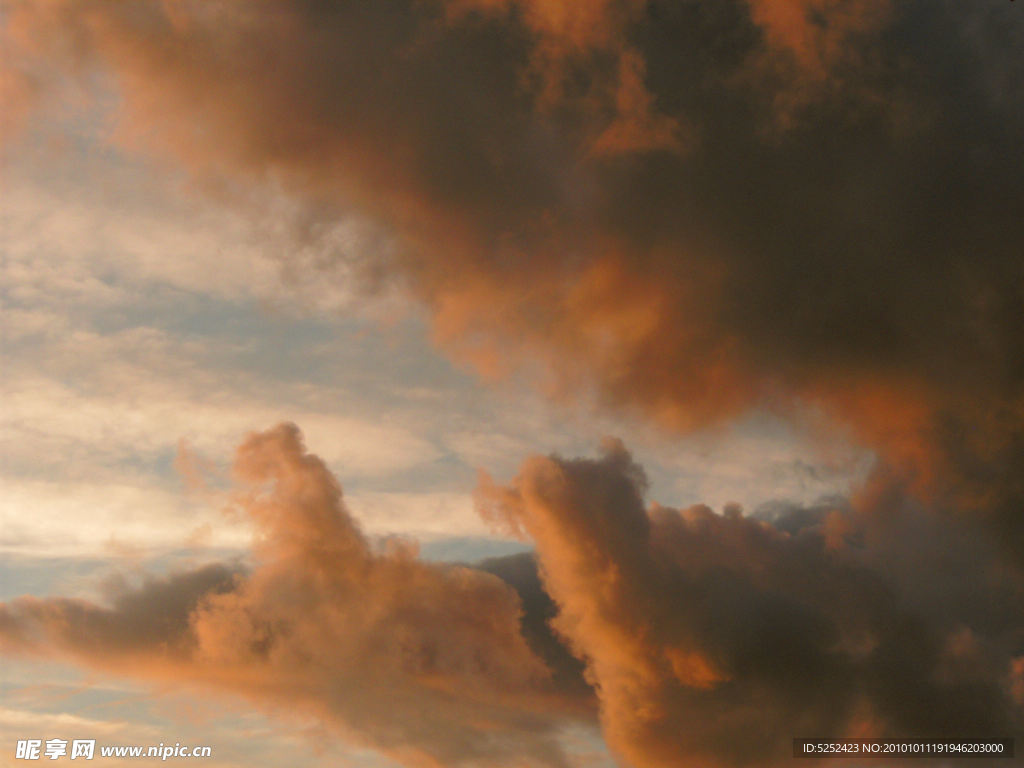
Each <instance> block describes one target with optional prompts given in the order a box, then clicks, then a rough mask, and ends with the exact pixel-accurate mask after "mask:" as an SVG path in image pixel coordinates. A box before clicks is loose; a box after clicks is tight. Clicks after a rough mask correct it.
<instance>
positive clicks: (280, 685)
mask: <svg viewBox="0 0 1024 768" xmlns="http://www.w3.org/2000/svg"><path fill="white" fill-rule="evenodd" d="M235 470H236V476H237V479H238V482H239V491H238V494H237V496H236V502H235V503H236V509H237V511H238V512H239V513H241V514H243V515H245V516H247V517H248V518H249V519H250V520H251V522H252V524H253V526H254V528H255V536H254V539H253V543H252V549H251V552H250V553H249V558H248V560H249V562H251V564H252V565H251V567H250V568H248V569H243V568H241V567H240V566H238V565H227V564H212V565H206V566H203V567H201V568H197V569H193V570H189V571H181V572H177V573H173V574H171V575H169V576H164V577H160V578H150V579H148V580H146V581H144V582H143V583H141V584H140V585H137V586H132V585H130V584H128V583H125V582H111V584H110V586H109V587H108V592H109V598H108V601H107V603H106V604H102V603H96V602H90V601H86V600H72V599H65V598H48V599H39V598H33V597H23V598H19V599H15V600H11V601H9V602H7V603H4V604H2V605H0V647H2V649H3V652H4V653H7V654H27V655H34V656H43V657H50V658H56V659H59V660H64V661H71V662H73V663H76V664H79V665H83V666H86V667H91V668H94V669H98V670H101V671H102V672H104V673H107V674H113V675H121V676H128V677H134V678H137V679H139V680H142V681H149V682H151V683H156V684H158V685H160V686H161V688H163V689H172V688H176V687H181V686H184V687H186V688H187V689H193V690H201V691H212V692H215V693H219V694H231V695H235V696H240V697H243V698H245V699H248V700H249V701H251V702H252V703H253V704H254V705H255V706H257V707H259V708H262V709H263V710H265V711H267V712H268V713H270V714H272V715H274V716H277V717H284V718H286V719H287V718H288V717H299V718H310V719H313V720H317V721H320V722H322V723H323V724H324V726H325V727H326V728H328V729H330V730H331V731H332V732H334V733H335V734H337V735H338V736H340V737H341V738H342V740H344V741H347V742H349V743H352V744H355V745H359V746H366V747H371V748H373V749H375V750H378V751H380V752H382V753H383V754H385V755H387V756H389V757H391V758H393V759H397V760H400V761H402V762H405V763H407V764H410V765H452V764H458V765H462V764H469V765H517V764H523V762H524V761H525V762H527V763H529V764H531V765H552V766H564V765H570V764H575V762H574V759H575V756H574V755H573V754H572V753H571V751H568V747H567V743H568V742H566V741H565V740H564V738H563V737H564V736H565V734H567V733H569V732H571V730H572V729H573V728H574V727H586V726H588V725H589V724H590V723H592V722H593V721H594V719H595V718H597V719H598V720H599V722H600V726H601V729H602V734H603V736H604V738H605V740H606V741H607V743H608V745H609V747H610V748H611V749H612V751H613V753H614V754H615V755H616V757H617V758H618V759H619V760H621V761H622V764H624V765H630V766H634V768H653V767H655V766H671V765H680V764H691V763H697V764H701V765H711V766H743V765H747V766H773V765H781V764H784V763H786V764H788V761H789V760H791V753H790V749H791V739H792V738H793V737H794V735H801V734H804V735H806V734H815V735H817V736H823V737H826V736H835V737H846V736H865V737H879V738H889V737H892V738H896V737H912V736H913V737H920V736H922V735H923V734H936V733H950V734H961V735H966V734H973V735H972V736H971V738H976V737H977V738H980V737H988V736H992V737H997V736H999V737H1002V736H1005V735H1006V734H1012V733H1014V732H1016V730H1017V729H1019V727H1020V725H1021V720H1022V717H1024V711H1022V709H1021V704H1020V690H1021V683H1020V680H1021V672H1020V670H1021V659H1022V658H1024V648H1022V647H1021V645H1020V627H1019V617H1020V615H1022V612H1024V581H1022V579H1021V577H1020V574H1019V573H1017V572H1016V571H1013V570H1010V569H1007V568H1005V567H1004V566H1003V565H1002V564H1001V563H1000V561H999V559H998V557H996V549H995V547H994V545H993V544H992V542H991V541H990V540H989V539H987V538H986V537H984V536H980V535H979V534H978V531H977V528H976V526H975V525H974V524H973V523H972V522H970V521H968V520H960V519H958V518H957V517H956V516H955V515H953V514H947V515H943V516H938V517H937V516H936V515H935V514H934V510H930V509H927V508H925V507H924V506H922V505H921V504H920V503H919V502H918V501H916V500H915V499H914V497H913V495H912V494H910V493H909V492H908V488H907V486H906V484H905V482H904V481H902V480H900V479H899V478H898V477H896V476H894V475H892V474H890V473H887V472H886V471H885V470H884V469H879V470H878V471H877V472H876V473H875V475H874V476H873V477H872V479H871V481H870V482H869V483H868V484H867V485H866V486H865V487H864V489H862V490H861V491H860V492H859V494H858V495H856V496H854V497H853V498H851V499H850V500H843V499H838V498H837V499H834V500H832V501H830V502H824V503H822V504H819V505H816V506H810V507H802V506H798V505H795V504H785V503H777V504H775V505H772V506H766V507H763V508H762V509H760V510H758V511H757V512H756V513H755V514H753V515H750V516H744V515H743V514H742V512H741V510H740V509H739V508H738V507H736V506H728V507H727V508H726V509H725V510H724V512H723V514H716V513H715V512H713V511H712V510H711V509H709V508H708V507H706V506H703V505H697V506H693V507H690V508H686V509H672V508H668V507H662V506H659V505H657V504H652V505H650V506H647V502H646V500H645V494H646V478H645V475H644V472H643V470H642V469H641V468H640V467H639V466H638V465H637V464H636V463H635V462H634V461H633V459H632V457H631V456H630V454H629V453H628V452H627V451H626V450H625V448H624V447H623V445H622V444H621V443H620V442H619V441H617V440H609V441H608V443H607V444H606V446H605V450H604V454H603V456H602V457H601V458H598V459H574V460H566V459H561V458H558V457H534V458H531V459H529V460H527V461H526V462H525V463H524V464H523V466H522V469H521V471H520V473H519V475H518V476H517V477H516V479H515V480H514V481H513V482H512V483H511V484H510V485H509V486H507V487H502V486H499V485H496V484H495V483H494V482H493V481H485V482H484V483H483V484H482V486H481V489H480V491H479V495H478V505H479V508H480V511H481V513H482V514H483V516H484V517H485V518H486V519H488V520H489V521H490V522H491V523H492V524H497V525H499V526H503V527H505V528H507V529H509V530H512V531H514V532H517V533H519V534H520V535H521V536H523V537H524V538H525V539H526V540H528V541H529V542H531V543H532V544H533V545H534V546H535V548H536V550H535V553H521V554H516V555H510V556H506V557H501V558H494V559H491V560H487V561H484V562H481V563H479V564H477V565H475V566H472V567H467V566H456V565H439V564H431V563H427V562H424V561H422V560H420V559H419V558H418V556H417V549H416V545H415V544H414V543H413V542H411V541H409V540H390V541H388V542H385V543H384V544H382V545H379V546H375V545H372V544H371V543H370V542H369V540H368V539H367V538H366V537H365V536H364V535H363V533H362V532H361V530H360V528H359V527H358V525H357V524H356V523H355V522H354V520H353V518H352V517H351V515H350V514H349V512H348V510H347V508H346V506H345V504H344V502H343V500H342V494H341V489H340V487H339V486H338V484H337V482H336V481H335V479H334V478H333V477H332V476H331V475H330V473H329V472H328V471H327V469H326V467H325V465H324V464H323V463H322V462H321V461H320V460H319V459H318V458H317V457H315V456H313V455H311V454H309V453H307V452H306V451H305V448H304V446H303V445H302V441H301V436H300V434H299V433H298V430H297V428H295V427H294V426H292V425H281V426H278V427H276V428H274V429H271V430H268V431H266V432H262V433H254V434H252V435H250V437H249V438H248V439H247V440H246V441H245V442H244V443H243V444H242V446H241V447H240V448H239V451H238V454H237V458H236V463H235ZM289 713H291V714H289Z"/></svg>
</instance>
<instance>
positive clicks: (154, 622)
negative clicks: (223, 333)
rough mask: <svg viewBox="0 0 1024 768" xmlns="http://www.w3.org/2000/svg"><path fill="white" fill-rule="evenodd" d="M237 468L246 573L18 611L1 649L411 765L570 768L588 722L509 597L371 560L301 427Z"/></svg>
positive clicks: (397, 553) (402, 560)
mask: <svg viewBox="0 0 1024 768" xmlns="http://www.w3.org/2000/svg"><path fill="white" fill-rule="evenodd" d="M236 471H237V474H238V476H239V479H240V481H241V483H243V485H244V487H246V488H247V489H248V490H246V491H245V493H244V494H242V495H241V496H240V497H239V500H238V506H239V508H240V510H241V511H242V512H244V513H245V514H247V515H249V516H250V517H251V519H252V521H253V523H254V525H255V529H256V532H257V537H256V540H255V542H254V545H253V550H252V559H253V562H254V566H253V568H252V570H251V571H250V572H243V571H240V570H238V569H234V570H232V569H228V568H225V567H220V566H211V567H207V568H204V569H200V570H198V571H194V572H189V573H184V574H179V575H176V576H173V577H169V578H167V579H164V580H154V581H151V582H149V583H147V584H146V585H144V586H143V587H141V588H140V589H139V590H137V591H128V592H126V593H124V594H122V595H121V596H120V597H118V598H116V599H115V601H114V603H113V605H112V606H110V607H103V606H99V605H96V604H92V603H88V602H83V601H76V600H61V599H53V600H48V599H36V598H22V599H19V600H15V601H13V602H11V603H8V604H6V605H4V606H3V608H2V612H0V642H2V645H3V647H4V649H5V650H6V651H7V652H27V653H34V654H44V655H50V656H56V657H58V658H65V659H69V660H72V661H76V662H78V663H81V664H85V665H89V666H93V667H98V668H100V669H103V670H105V671H108V672H111V673H114V674H123V675H132V676H137V677H140V678H142V679H152V680H158V681H162V682H170V683H181V684H186V685H192V686H195V687H205V688H208V689H213V690H218V691H223V692H228V693H233V694H238V695H241V696H244V697H247V698H249V699H251V700H253V701H254V702H256V703H257V704H258V705H260V706H263V707H264V708H266V709H268V710H270V711H283V710H294V711H296V712H297V713H298V714H299V715H300V716H301V715H306V716H309V715H313V716H316V717H319V718H321V719H322V720H323V721H324V722H326V723H328V724H330V725H333V726H334V727H335V728H336V729H337V730H338V731H339V732H340V733H341V734H342V735H344V736H345V737H347V738H349V739H350V740H354V741H356V742H357V743H362V744H366V745H369V746H372V747H374V748H376V749H378V750H381V751H383V752H385V753H387V754H389V755H392V756H394V757H396V758H397V759H400V760H403V761H405V762H408V763H409V764H413V765H425V766H440V765H455V764H463V763H472V764H487V765H505V764H509V765H521V764H522V761H523V760H527V761H529V762H530V763H531V764H535V765H551V766H559V765H564V764H565V758H564V756H563V755H562V753H561V751H560V748H559V747H558V745H557V742H556V738H555V737H556V730H557V727H558V726H559V725H560V724H562V723H564V722H568V721H571V720H572V719H573V718H575V717H585V708H582V709H581V708H578V707H577V706H576V705H569V706H567V701H568V700H567V699H565V698H564V697H563V696H562V695H560V694H557V692H556V691H555V689H554V687H553V686H552V684H551V681H550V675H549V672H548V670H547V668H546V666H545V665H544V663H543V662H542V661H540V659H539V658H538V657H537V656H535V655H534V653H533V652H532V651H531V650H530V648H529V646H528V645H527V642H526V640H525V639H524V638H523V636H522V635H521V633H520V629H519V624H520V610H521V609H520V604H519V602H518V598H517V597H516V593H515V592H514V591H513V590H512V589H511V588H510V587H508V586H506V585H505V584H504V583H503V582H502V581H500V580H499V579H498V578H496V577H494V576H492V575H490V574H487V573H484V572H482V571H479V570H471V569H468V568H464V567H455V566H441V565H431V564H426V563H423V562H421V561H420V560H418V559H417V556H416V550H415V546H414V545H411V544H402V543H396V544H393V545H392V546H389V547H388V548H387V549H386V550H385V551H382V552H378V551H375V550H374V549H373V547H371V545H370V544H369V542H368V541H367V540H366V538H365V537H364V536H363V535H362V533H361V532H360V531H359V528H358V526H357V525H356V523H355V522H354V521H353V520H352V518H351V516H350V515H349V513H348V511H347V509H346V508H345V506H344V503H343V501H342V497H341V489H340V487H339V486H338V484H337V482H336V481H335V479H334V478H333V477H332V476H331V475H330V473H329V472H328V471H327V469H326V468H325V467H324V465H323V463H322V462H321V461H320V460H319V459H318V458H317V457H315V456H312V455H310V454H308V453H306V451H305V449H304V448H303V446H302V442H301V437H300V435H299V433H298V430H297V429H296V428H295V427H294V426H291V425H282V426H280V427H277V428H275V429H273V430H270V431H267V432H264V433H259V434H254V435H252V436H251V437H250V438H249V439H248V440H247V441H246V442H245V443H244V444H243V445H242V446H241V448H240V449H239V452H238V458H237V461H236ZM574 709H578V711H577V712H576V713H575V714H574V713H573V710H574ZM555 713H557V714H558V718H557V719H555V718H553V714H555ZM566 717H568V720H566V719H565V718H566Z"/></svg>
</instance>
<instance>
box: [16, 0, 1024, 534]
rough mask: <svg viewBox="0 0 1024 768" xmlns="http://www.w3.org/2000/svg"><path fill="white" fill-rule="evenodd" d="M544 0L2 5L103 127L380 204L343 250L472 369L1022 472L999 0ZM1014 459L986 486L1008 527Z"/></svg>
mask: <svg viewBox="0 0 1024 768" xmlns="http://www.w3.org/2000/svg"><path fill="white" fill-rule="evenodd" d="M567 8H568V6H566V5H565V4H562V3H557V2H547V1H545V2H542V1H541V0H518V1H516V2H513V1H512V0H508V1H507V2H498V1H497V0H495V1H493V2H490V1H488V2H485V1H483V0H473V1H469V0H461V1H460V2H452V3H449V4H445V3H430V2H427V3H412V4H409V3H403V2H396V3H390V4H389V3H385V4H375V5H373V6H372V7H362V6H361V7H358V8H356V7H351V8H348V7H346V8H337V7H336V6H334V5H333V4H325V3H318V2H301V3H300V2H295V3H273V4H261V3H256V4H249V5H246V6H245V7H244V8H242V7H239V6H237V5H233V4H218V3H195V2H183V3H175V4H174V5H173V13H172V12H171V11H170V7H169V6H168V5H167V4H160V3H141V4H131V5H124V4H108V3H93V2H74V3H67V2H57V3H48V4H45V5H43V6H39V5H38V4H28V3H15V4H13V5H12V6H11V8H10V11H9V13H7V15H6V17H5V23H4V29H5V34H6V35H7V36H8V37H9V38H10V39H11V40H13V41H17V43H18V45H17V47H16V48H12V50H14V51H15V55H14V56H13V58H12V62H13V63H12V66H19V67H21V69H23V70H31V71H33V72H38V73H39V74H38V75H37V77H36V79H37V81H38V82H39V87H40V88H44V87H45V84H46V82H47V79H46V77H45V75H46V73H50V74H51V75H54V76H56V75H55V73H61V74H62V75H66V74H71V75H76V76H79V77H80V78H81V79H83V82H84V79H85V78H87V77H88V76H89V75H90V73H93V72H97V71H99V72H102V73H104V75H105V77H107V78H109V82H110V83H111V84H112V87H114V88H116V91H117V93H118V94H119V96H120V97H121V99H120V101H119V104H120V107H119V111H118V122H117V127H116V131H115V132H114V136H115V137H117V139H118V140H119V141H121V142H122V143H123V144H125V145H127V146H132V147H135V148H138V149H145V150H147V151H155V152H157V153H158V155H159V156H161V157H165V158H166V157H170V158H174V159H176V160H177V161H179V162H181V163H183V164H184V166H185V167H187V168H189V169H190V170H191V171H192V172H193V173H194V174H195V175H196V176H197V178H200V179H202V180H204V183H206V184H207V186H208V187H215V186H217V185H219V187H218V188H219V189H221V194H228V193H227V192H225V191H224V190H226V189H228V188H230V187H232V185H236V186H239V185H241V186H245V185H252V184H262V183H265V182H267V181H268V180H270V181H272V183H273V184H276V185H279V187H280V188H281V189H283V190H285V191H286V192H287V193H288V194H291V195H293V196H294V197H295V199H296V200H298V201H300V202H301V204H302V205H303V206H305V208H306V210H307V211H308V217H309V221H311V222H314V224H313V225H311V226H312V227H313V230H315V229H316V228H317V226H325V225H326V224H327V223H329V222H332V221H337V220H342V219H345V218H347V217H348V216H350V215H352V214H357V215H358V217H359V220H363V221H368V222H372V226H373V227H379V228H380V229H381V230H382V231H385V232H387V233H388V238H389V240H388V242H389V243H390V246H389V247H388V248H385V249H379V250H378V249H369V250H370V251H373V252H372V253H370V254H368V255H366V256H365V258H362V259H357V260H356V261H357V262H359V263H358V269H357V272H358V273H359V274H361V275H363V277H364V278H365V280H364V282H369V283H374V282H376V283H377V284H380V283H381V282H385V283H389V282H393V283H395V284H398V285H401V286H403V287H404V288H405V289H406V290H409V291H411V292H412V293H413V294H414V295H416V296H417V297H418V298H419V299H420V300H421V301H423V302H424V303H425V304H426V305H427V306H428V307H429V308H430V310H431V312H432V317H433V324H434V331H435V336H436V339H437V340H438V342H439V343H440V344H441V345H442V346H443V347H444V348H445V349H447V350H448V351H449V352H450V353H451V354H452V355H454V356H456V357H457V358H460V359H463V360H467V361H470V362H472V363H473V364H474V365H476V366H477V367H478V369H479V370H480V371H481V372H483V373H485V374H489V375H502V374H504V373H507V372H509V371H513V370H526V371H537V370H539V371H541V376H542V378H543V377H548V379H549V380H548V381H547V383H546V384H545V386H547V387H549V388H550V389H551V391H552V392H553V393H554V394H556V395H558V396H560V397H562V398H563V399H566V400H572V401H575V400H578V399H579V398H580V396H581V393H582V392H584V391H592V392H594V393H595V394H596V395H597V397H598V399H599V400H600V401H601V402H602V403H603V404H605V405H606V406H610V407H613V408H616V409H619V410H622V411H626V412H633V413H639V414H641V415H643V416H645V417H647V418H649V419H651V420H653V421H655V422H657V423H659V424H662V425H664V426H667V427H669V428H672V429H691V428H694V427H699V426H703V425H707V424H712V423H717V422H721V421H722V420H724V419H728V418H731V417H733V416H735V415H736V414H737V413H740V412H742V411H744V410H745V409H747V408H749V407H751V406H752V405H758V404H760V405H765V404H767V405H769V406H770V407H774V408H776V409H778V410H780V411H783V412H786V411H788V410H790V409H791V406H792V404H793V403H797V404H805V405H806V404H808V403H810V404H813V405H814V406H815V407H819V408H821V409H822V410H824V411H825V412H826V413H828V414H830V415H831V416H832V417H834V418H836V419H838V420H840V421H844V422H846V423H848V424H850V425H852V426H853V428H854V430H855V431H856V433H857V436H858V437H859V438H860V439H861V440H862V441H864V442H865V443H867V444H869V445H871V446H872V447H875V448H877V449H878V450H879V451H880V452H882V453H884V454H885V455H886V456H887V458H889V459H890V460H891V461H892V463H893V464H894V465H902V466H903V470H904V471H905V472H907V473H916V475H917V477H918V478H919V479H920V480H921V481H922V483H921V484H922V487H923V486H925V485H926V483H925V482H924V480H926V479H928V477H930V478H931V479H936V478H938V479H940V480H941V481H942V482H940V483H939V486H940V487H932V488H931V489H930V490H931V492H932V493H934V494H937V495H943V494H947V495H953V496H956V497H957V498H958V501H959V502H960V505H961V506H969V505H968V504H966V502H967V501H968V500H969V498H970V497H972V496H973V497H974V498H977V497H978V488H977V479H976V478H974V477H973V474H975V473H973V472H972V471H971V470H970V469H969V467H968V465H971V464H977V463H981V464H985V465H988V466H999V467H1003V469H1001V470H998V471H996V472H995V473H996V474H998V475H1000V476H1001V477H1002V478H1003V479H1007V478H1010V477H1012V476H1018V475H1019V474H1020V473H1019V472H1017V471H1016V468H1018V467H1019V453H1020V452H1019V448H1018V447H1017V443H1018V442H1019V439H1018V438H1017V437H1016V435H1019V434H1020V432H1021V419H1020V413H1021V409H1022V406H1021V394H1020V392H1021V382H1022V376H1021V371H1020V370H1019V366H1018V365H1016V364H1015V363H1014V362H1013V361H1016V360H1020V359H1022V358H1024V354H1022V337H1021V334H1020V332H1019V323H1018V322H1017V312H1016V308H1017V307H1018V306H1019V303H1020V298H1021V285H1022V284H1024V276H1022V274H1021V269H1020V259H1019V258H1018V253H1017V250H1016V243H1018V242H1019V241H1020V239H1021V235H1022V232H1021V224H1020V217H1019V216H1018V215H1017V211H1016V209H1015V207H1014V206H1013V204H1012V201H1014V200H1016V199H1018V198H1019V197H1020V195H1021V191H1022V190H1021V186H1020V185H1021V179H1022V178H1024V173H1021V170H1022V169H1024V155H1022V150H1021V147H1020V142H1019V141H1018V140H1017V137H1018V136H1019V127H1020V126H1021V125H1022V123H1024V115H1022V111H1021V109H1020V107H1019V104H1020V100H1019V99H1013V98H1011V96H1012V94H1011V91H1012V88H1013V86H1012V82H1013V79H1012V77H1010V76H1009V74H1010V69H1008V68H1012V64H1010V62H1011V61H1012V56H1010V55H1009V54H1008V51H1010V50H1011V49H1012V43H1013V41H1014V40H1016V39H1017V37H1019V36H1020V35H1021V25H1022V24H1024V22H1022V21H1021V18H1020V15H1019V14H1018V13H1015V10H1016V9H1015V8H1013V7H1011V6H1009V5H1007V4H1006V3H1001V2H994V1H993V2H984V3H980V4H975V5H973V6H972V7H971V8H970V9H964V8H963V7H962V6H959V5H956V4H953V3H939V4H935V3H931V2H910V3H903V4H899V6H898V7H897V6H895V5H893V4H890V3H886V2H884V1H883V0H844V1H843V2H840V1H839V0H835V1H831V0H829V1H827V2H826V1H825V0H807V1H806V2H801V3H792V4H788V5H786V7H785V8H782V6H781V5H779V4H770V3H762V2H754V1H751V2H746V1H744V2H739V0H736V1H735V2H724V3H715V4H706V3H692V2H688V3H678V4H671V5H670V4H663V3H657V2H655V3H632V2H627V3H595V4H593V6H592V7H590V8H589V9H588V11H587V12H586V13H578V12H574V13H568V12H567ZM62 82H63V81H62ZM83 87H84V86H83ZM794 94H796V95H794ZM780 105H782V106H783V107H785V109H784V110H783V111H784V112H786V119H785V120H783V121H781V122H780V121H779V119H778V117H779V109H780ZM673 126H678V127H680V130H681V131H682V133H684V134H686V136H688V137H689V138H688V139H687V141H686V142H684V143H685V148H683V149H682V150H681V149H680V147H677V146H675V145H674V144H673V143H672V141H670V140H669V138H668V137H669V136H670V135H672V136H675V135H676V133H675V132H674V129H673ZM316 222H320V224H316ZM327 258H328V260H330V256H328V257H327ZM296 269H297V270H298V271H300V272H302V271H304V270H306V269H308V266H307V265H302V264H300V265H297V266H296ZM797 407H799V406H797ZM978 430H981V431H982V434H983V436H982V437H981V438H980V439H978V440H974V439H971V438H969V437H966V435H968V434H969V433H971V432H972V431H978ZM991 446H994V447H991ZM1012 485H1013V484H1012V481H1011V482H1010V483H1009V485H1008V486H1007V487H1005V488H1004V491H1005V492H996V491H994V490H993V489H992V488H986V489H985V491H984V492H985V494H988V495H998V494H999V493H1002V497H1003V500H1002V501H1001V502H999V503H996V504H988V505H987V507H986V509H987V511H980V512H978V514H980V515H982V516H990V517H991V518H992V522H993V525H994V526H995V527H996V528H997V529H998V530H999V531H1000V532H1001V534H1005V536H1006V538H1007V540H1008V541H1009V542H1012V547H1013V548H1014V549H1015V551H1019V550H1020V540H1021V536H1024V533H1022V529H1021V526H1020V525H1019V523H1018V522H1015V521H1016V519H1017V518H1015V517H1014V516H1013V515H1011V514H1010V513H1009V512H1007V511H1005V509H1010V508H1014V507H1015V506H1017V505H1018V502H1019V500H1020V498H1022V497H1021V494H1020V489H1014V488H1013V487H1012ZM997 507H998V510H997V509H996V508H997ZM1000 510H1003V511H1000Z"/></svg>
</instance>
